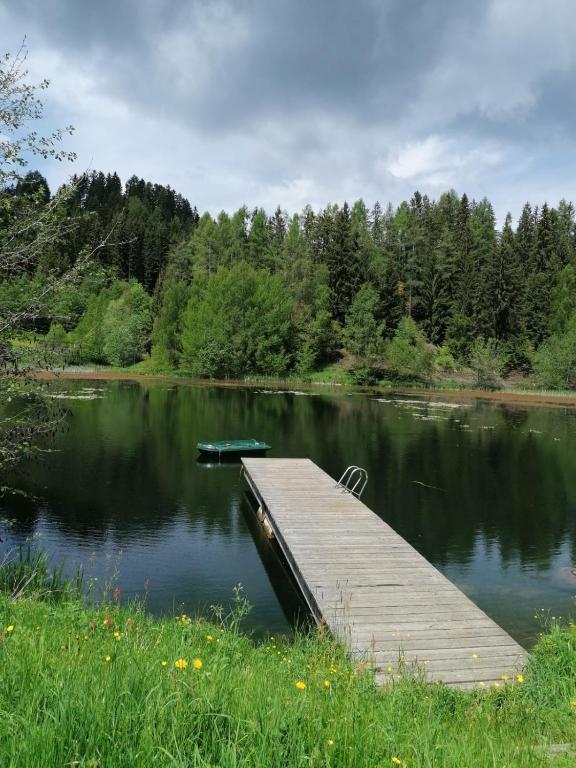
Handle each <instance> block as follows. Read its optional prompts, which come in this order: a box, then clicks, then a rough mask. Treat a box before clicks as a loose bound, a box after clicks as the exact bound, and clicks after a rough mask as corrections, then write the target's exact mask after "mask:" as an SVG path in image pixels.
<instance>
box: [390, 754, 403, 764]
mask: <svg viewBox="0 0 576 768" xmlns="http://www.w3.org/2000/svg"><path fill="white" fill-rule="evenodd" d="M392 765H402V760H400V758H399V757H396V755H394V757H393V758H392Z"/></svg>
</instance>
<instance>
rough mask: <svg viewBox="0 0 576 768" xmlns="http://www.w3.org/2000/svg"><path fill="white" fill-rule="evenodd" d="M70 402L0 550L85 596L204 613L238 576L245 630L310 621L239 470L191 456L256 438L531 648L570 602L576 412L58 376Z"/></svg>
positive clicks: (56, 390) (30, 473)
mask: <svg viewBox="0 0 576 768" xmlns="http://www.w3.org/2000/svg"><path fill="white" fill-rule="evenodd" d="M50 392H51V393H52V395H54V396H56V397H57V398H58V399H59V401H60V402H61V403H62V404H63V405H64V406H65V407H66V408H68V409H69V410H70V415H69V418H68V426H67V429H66V430H65V431H63V432H62V433H60V434H58V435H57V437H56V439H55V441H54V442H53V443H52V444H51V445H52V448H53V449H54V450H53V451H52V452H50V453H47V454H45V455H44V457H43V458H42V460H41V461H38V462H36V463H34V464H32V465H30V466H28V467H26V468H25V470H23V471H22V474H21V476H20V477H18V478H15V480H14V483H17V484H18V487H19V488H21V489H23V490H25V491H26V492H27V493H28V494H30V497H31V498H23V497H19V496H10V497H6V498H4V499H2V500H1V501H0V515H1V516H2V517H3V518H7V519H9V520H10V521H11V524H10V526H9V527H8V529H6V530H5V533H4V534H3V535H2V538H3V539H4V542H3V543H2V544H0V547H2V549H3V551H6V550H7V549H10V548H11V547H13V546H15V545H16V544H18V543H23V542H25V541H26V540H27V539H29V538H37V539H38V540H39V542H40V543H41V545H42V546H43V547H44V548H45V549H47V551H48V552H49V554H50V556H51V558H52V559H53V561H54V562H60V561H64V562H65V565H66V568H67V569H68V570H69V571H72V570H73V569H74V568H75V567H76V566H77V565H79V564H81V565H83V567H84V570H85V573H86V578H87V580H88V581H90V580H95V581H94V582H93V583H94V584H95V585H96V588H97V589H100V588H101V587H102V585H103V584H105V583H111V584H112V585H113V586H116V585H118V586H119V587H120V591H121V595H122V598H123V599H129V598H132V597H135V596H145V598H146V601H147V605H148V607H149V608H150V610H152V611H153V612H155V613H170V612H173V611H185V612H186V613H192V614H193V613H196V612H199V611H200V612H202V613H204V614H208V613H209V612H210V606H211V605H215V604H216V605H217V604H222V605H228V604H229V603H230V601H231V598H232V595H233V589H234V587H235V585H237V584H242V585H243V587H244V591H245V593H246V595H247V597H248V599H249V600H250V602H251V603H252V604H253V610H252V612H251V615H250V617H249V619H248V620H247V627H248V628H249V629H251V630H253V631H254V632H255V633H256V634H261V633H268V632H271V633H281V632H286V633H289V632H290V631H291V628H292V627H293V626H294V624H295V622H297V621H299V620H303V619H304V618H305V616H306V611H305V609H304V607H303V605H302V603H301V600H300V597H299V595H298V593H297V591H296V590H295V588H294V587H293V585H292V582H291V580H290V579H289V578H288V576H287V574H286V573H285V571H284V569H283V565H282V564H281V562H280V561H279V559H278V557H277V555H276V552H275V549H274V547H273V545H271V544H270V542H268V541H267V540H266V539H265V538H264V537H263V536H262V533H261V531H260V529H259V527H258V526H257V525H256V523H255V516H254V512H253V509H252V508H251V506H250V503H249V501H248V499H247V497H246V493H245V490H246V489H245V485H244V482H243V481H242V479H241V477H240V471H239V466H238V465H234V464H233V465H229V464H223V465H220V466H218V464H205V463H199V462H198V461H197V458H198V454H197V450H196V443H197V442H198V441H199V440H223V439H228V438H244V437H255V438H257V439H262V440H266V441H267V442H268V443H270V444H271V445H272V450H271V451H269V453H268V455H269V456H270V457H280V456H282V457H309V458H311V459H312V460H313V461H315V462H316V463H317V464H319V466H321V467H322V468H323V469H324V470H325V471H326V472H328V473H329V474H331V475H332V476H333V477H335V478H338V477H339V476H340V474H341V473H342V471H343V470H344V469H345V468H346V466H348V465H349V464H358V465H360V466H363V467H365V468H366V470H367V471H368V474H369V482H368V486H367V488H366V491H365V493H364V495H363V497H362V500H363V501H364V502H365V503H366V504H367V505H368V506H369V507H370V508H371V509H373V510H374V511H375V512H376V513H377V514H378V515H380V516H381V517H382V518H383V519H384V520H386V522H387V523H389V524H390V525H391V526H392V527H393V528H395V529H396V530H397V531H398V532H399V533H400V534H401V535H402V536H404V538H406V539H407V540H408V541H409V542H410V543H411V544H412V545H413V546H414V547H416V549H418V550H419V551H420V552H421V553H422V554H423V555H424V556H425V557H426V558H428V560H430V561H431V562H432V563H433V564H434V565H435V566H436V567H437V568H439V569H440V570H441V571H442V572H443V573H444V574H445V575H446V576H447V577H448V578H449V579H451V580H452V581H453V582H454V583H455V584H457V585H458V586H459V587H460V588H461V589H462V590H463V591H464V592H465V593H466V594H467V595H469V596H470V597H471V598H472V599H473V600H474V601H475V602H476V603H477V604H478V605H479V606H480V607H481V608H482V609H484V610H485V611H486V612H487V613H488V614H489V615H490V616H491V617H492V618H493V619H494V620H495V621H497V622H498V623H499V624H501V626H502V627H504V628H505V629H506V630H507V631H508V632H510V634H512V635H513V636H514V637H515V638H516V639H517V640H519V641H520V642H521V643H523V644H524V645H526V646H529V645H530V644H531V643H533V641H534V639H535V637H536V635H537V633H538V631H539V630H540V627H541V620H540V618H535V616H539V617H540V616H541V615H542V614H544V615H545V616H564V617H565V616H566V615H568V614H569V613H571V612H572V611H573V607H574V602H573V598H574V595H575V594H576V562H575V561H576V409H573V408H560V407H558V408H548V407H519V406H515V405H509V404H503V403H493V402H483V401H481V400H471V401H462V402H454V401H453V400H452V399H446V400H443V399H442V395H441V393H435V394H433V395H431V396H430V397H426V398H424V397H416V396H413V395H394V394H386V395H370V394H366V393H362V394H354V393H349V392H337V391H336V392H334V391H333V390H330V391H329V392H328V393H326V392H325V391H324V390H323V391H322V392H321V393H310V392H305V393H299V392H279V391H275V390H265V389H261V390H257V389H248V388H233V387H216V386H195V385H187V384H178V385H174V384H170V383H161V382H142V383H139V382H136V383H134V382H118V381H113V382H94V383H90V382H87V381H77V382H71V381H65V382H54V383H52V384H51V385H50Z"/></svg>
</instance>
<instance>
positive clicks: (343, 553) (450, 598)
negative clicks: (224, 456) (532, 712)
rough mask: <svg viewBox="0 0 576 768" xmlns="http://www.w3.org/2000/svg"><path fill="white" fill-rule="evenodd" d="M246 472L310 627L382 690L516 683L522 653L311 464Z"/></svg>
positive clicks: (253, 462) (274, 463)
mask: <svg viewBox="0 0 576 768" xmlns="http://www.w3.org/2000/svg"><path fill="white" fill-rule="evenodd" d="M242 464H243V469H244V475H245V478H246V480H247V482H248V485H249V486H250V488H251V490H252V492H253V493H254V495H255V497H256V499H257V501H258V503H259V504H260V507H261V515H260V516H261V517H263V518H264V522H265V524H266V525H267V526H269V528H270V529H271V530H272V532H273V534H274V536H275V538H276V539H277V541H278V544H279V546H280V548H281V550H282V552H283V554H284V557H285V558H286V560H287V561H288V564H289V566H290V568H291V570H292V573H293V575H294V578H295V579H296V581H297V583H298V585H299V587H300V589H301V591H302V593H303V595H304V597H305V599H306V601H307V603H308V605H309V607H310V610H311V611H312V613H313V615H314V616H315V618H316V620H317V621H319V622H320V621H323V622H325V623H326V624H327V625H328V627H329V628H330V630H331V631H332V633H333V634H334V635H335V636H336V637H338V638H339V639H340V640H341V641H342V642H344V643H345V644H346V645H347V646H348V647H349V649H350V652H351V654H352V656H353V658H355V659H356V660H365V661H366V662H367V663H369V664H370V665H371V666H372V667H373V668H374V670H375V673H376V679H377V681H378V682H379V683H385V682H386V681H390V680H392V679H393V678H394V676H395V675H397V674H398V673H399V672H400V671H401V670H403V671H404V672H405V671H406V670H414V672H415V673H416V674H422V673H423V672H425V674H426V677H427V679H428V680H430V681H437V680H441V681H443V682H444V683H445V684H446V685H450V686H454V687H459V688H474V687H477V686H486V687H488V686H490V685H494V684H496V683H497V684H499V685H503V684H504V682H503V681H505V680H506V679H508V680H509V681H510V682H513V681H514V679H515V675H516V674H517V673H519V672H520V670H521V669H522V667H523V665H524V664H525V662H526V659H527V654H526V652H525V650H524V649H523V648H522V647H521V646H520V645H519V644H518V643H517V642H516V641H515V640H513V639H512V638H511V637H510V635H508V633H507V632H505V631H504V630H503V629H502V628H501V627H499V626H498V625H497V624H496V623H495V622H494V621H492V619H491V618H490V617H489V616H487V615H486V614H485V613H484V612H483V611H482V610H480V608H478V606H477V605H475V604H474V603H473V602H472V601H471V600H470V599H469V598H468V597H466V595H464V593H463V592H461V591H460V590H459V589H458V588H457V587H456V586H455V585H454V584H452V582H450V581H449V580H448V579H447V578H446V577H445V576H443V575H442V574H441V573H440V572H439V571H438V570H437V569H436V568H434V566H433V565H431V563H429V562H428V561H427V560H426V559H425V558H424V557H423V556H422V555H421V554H419V552H417V551H416V550H415V549H414V548H413V547H412V546H411V545H410V544H408V542H407V541H405V540H404V539H403V538H402V537H401V536H400V535H399V534H397V533H396V532H395V531H394V530H393V529H392V528H391V527H390V526H389V525H387V524H386V523H385V522H384V521H383V520H382V519H381V518H379V517H378V516H377V515H376V514H375V513H374V512H372V511H371V510H370V509H368V507H367V506H366V505H365V504H363V503H362V502H361V501H360V500H359V499H357V498H356V497H354V496H352V495H351V494H349V493H345V492H343V491H342V490H341V489H339V488H337V487H336V481H335V480H334V479H333V478H332V477H330V476H329V475H327V474H326V473H325V472H324V471H323V470H321V469H320V467H318V466H316V464H314V463H313V462H312V461H310V460H309V459H250V458H245V459H243V460H242Z"/></svg>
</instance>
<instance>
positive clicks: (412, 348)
mask: <svg viewBox="0 0 576 768" xmlns="http://www.w3.org/2000/svg"><path fill="white" fill-rule="evenodd" d="M433 365H434V352H433V349H432V348H431V347H430V346H429V345H428V344H427V343H426V340H425V338H424V336H423V334H422V332H421V331H420V329H419V328H418V326H417V325H416V323H415V322H414V320H413V319H412V318H411V317H404V318H402V320H400V322H399V324H398V328H397V329H396V333H395V334H394V338H392V339H391V340H390V341H387V342H386V343H385V345H384V367H385V370H386V373H387V374H389V375H391V376H392V377H393V378H396V379H399V380H404V381H410V380H415V379H416V380H426V381H427V380H429V379H430V377H431V375H432V370H433Z"/></svg>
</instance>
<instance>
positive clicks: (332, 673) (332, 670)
mask: <svg viewBox="0 0 576 768" xmlns="http://www.w3.org/2000/svg"><path fill="white" fill-rule="evenodd" d="M336 672H338V670H337V669H336V667H330V674H331V675H335V674H336Z"/></svg>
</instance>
